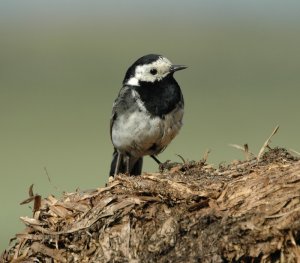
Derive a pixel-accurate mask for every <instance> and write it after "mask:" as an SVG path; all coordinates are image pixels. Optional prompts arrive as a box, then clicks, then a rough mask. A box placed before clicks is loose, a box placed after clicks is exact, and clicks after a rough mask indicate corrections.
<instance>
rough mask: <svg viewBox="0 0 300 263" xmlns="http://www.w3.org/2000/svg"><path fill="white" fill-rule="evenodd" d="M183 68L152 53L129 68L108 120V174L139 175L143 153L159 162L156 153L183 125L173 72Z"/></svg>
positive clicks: (181, 99)
mask: <svg viewBox="0 0 300 263" xmlns="http://www.w3.org/2000/svg"><path fill="white" fill-rule="evenodd" d="M185 68H186V66H183V65H173V64H172V63H171V62H170V61H169V60H168V59H167V58H165V57H163V56H161V55H154V54H150V55H146V56H143V57H141V58H139V59H138V60H137V61H136V62H134V63H133V65H132V66H130V67H129V69H128V70H127V72H126V75H125V78H124V80H123V87H122V88H121V90H120V92H119V95H118V97H117V98H116V100H115V102H114V104H113V109H112V116H111V120H110V135H111V140H112V143H113V145H114V153H113V160H112V163H111V168H110V173H109V175H110V176H114V175H116V174H118V173H127V174H130V175H139V174H141V172H142V164H143V156H145V155H150V156H151V157H152V158H153V159H154V160H155V161H156V162H158V163H160V162H159V160H158V159H157V158H156V157H155V156H156V155H157V154H159V153H160V152H162V151H163V150H164V149H165V148H166V147H167V146H168V144H169V143H170V142H171V140H172V139H173V138H174V137H175V136H176V135H177V133H178V132H179V130H180V128H181V126H182V117H183V107H184V101H183V96H182V93H181V90H180V87H179V85H178V83H177V82H176V80H175V79H174V77H173V74H174V72H175V71H178V70H182V69H185Z"/></svg>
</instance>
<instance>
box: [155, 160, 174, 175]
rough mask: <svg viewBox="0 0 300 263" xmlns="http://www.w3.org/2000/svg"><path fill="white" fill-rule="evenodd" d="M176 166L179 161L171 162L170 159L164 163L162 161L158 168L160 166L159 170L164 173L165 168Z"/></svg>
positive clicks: (169, 168)
mask: <svg viewBox="0 0 300 263" xmlns="http://www.w3.org/2000/svg"><path fill="white" fill-rule="evenodd" d="M176 166H178V163H176V162H172V163H171V161H170V160H167V161H165V162H163V163H160V164H159V165H158V168H159V172H160V173H162V172H163V171H165V170H168V171H170V170H171V169H172V168H173V167H176Z"/></svg>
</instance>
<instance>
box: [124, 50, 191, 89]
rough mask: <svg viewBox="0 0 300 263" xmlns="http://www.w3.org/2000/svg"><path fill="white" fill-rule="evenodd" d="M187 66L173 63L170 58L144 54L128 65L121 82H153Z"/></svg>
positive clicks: (134, 83) (131, 84) (130, 83)
mask: <svg viewBox="0 0 300 263" xmlns="http://www.w3.org/2000/svg"><path fill="white" fill-rule="evenodd" d="M185 68H187V67H186V66H183V65H173V64H172V63H171V61H170V60H168V59H167V58H165V57H163V56H161V55H154V54H150V55H146V56H143V57H141V58H139V59H138V60H137V61H136V62H134V63H133V64H132V66H130V67H129V69H128V70H127V72H126V75H125V78H124V81H123V84H124V85H130V86H140V85H141V83H143V82H145V83H155V82H158V81H161V80H163V79H164V78H166V77H167V76H169V75H170V74H171V75H172V74H173V73H174V72H175V71H178V70H182V69H185Z"/></svg>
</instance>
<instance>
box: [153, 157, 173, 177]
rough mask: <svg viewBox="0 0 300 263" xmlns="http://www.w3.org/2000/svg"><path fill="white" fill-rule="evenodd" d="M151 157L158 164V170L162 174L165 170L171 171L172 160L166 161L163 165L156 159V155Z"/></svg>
mask: <svg viewBox="0 0 300 263" xmlns="http://www.w3.org/2000/svg"><path fill="white" fill-rule="evenodd" d="M150 157H151V158H152V159H153V160H154V161H155V162H156V163H157V164H158V169H159V171H160V172H161V173H162V172H163V171H164V170H165V169H169V163H170V160H167V161H165V162H164V163H162V162H161V161H160V160H158V159H157V158H156V156H155V155H150Z"/></svg>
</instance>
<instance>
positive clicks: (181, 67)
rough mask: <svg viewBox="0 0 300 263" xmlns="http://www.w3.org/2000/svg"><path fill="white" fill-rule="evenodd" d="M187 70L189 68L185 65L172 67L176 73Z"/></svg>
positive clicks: (172, 70)
mask: <svg viewBox="0 0 300 263" xmlns="http://www.w3.org/2000/svg"><path fill="white" fill-rule="evenodd" d="M185 68H187V66H184V65H172V66H171V72H175V71H178V70H183V69H185Z"/></svg>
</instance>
